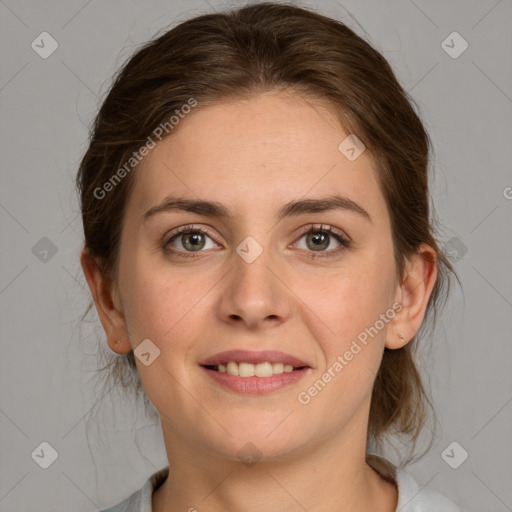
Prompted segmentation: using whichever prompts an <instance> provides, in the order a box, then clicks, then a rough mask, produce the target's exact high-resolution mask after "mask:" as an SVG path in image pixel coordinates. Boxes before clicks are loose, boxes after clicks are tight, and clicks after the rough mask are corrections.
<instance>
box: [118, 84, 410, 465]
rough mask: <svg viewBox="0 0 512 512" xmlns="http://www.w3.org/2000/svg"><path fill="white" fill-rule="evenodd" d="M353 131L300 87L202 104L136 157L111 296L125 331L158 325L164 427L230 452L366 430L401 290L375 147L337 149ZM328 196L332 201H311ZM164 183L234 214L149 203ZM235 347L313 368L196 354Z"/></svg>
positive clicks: (148, 330)
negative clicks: (216, 360) (225, 368)
mask: <svg viewBox="0 0 512 512" xmlns="http://www.w3.org/2000/svg"><path fill="white" fill-rule="evenodd" d="M348 135H349V134H347V133H344V131H343V130H342V129H341V128H340V126H339V123H338V122H337V121H336V118H335V117H334V115H333V114H332V113H330V112H329V111H328V110H327V109H326V107H325V105H324V106H322V105H321V104H320V103H318V102H316V101H313V100H305V99H303V98H301V97H300V96H298V95H293V94H292V95H288V94H286V93H279V94H278V93H267V94H263V95H259V96H256V97H254V98H253V99H250V100H247V101H239V102H235V101H233V102H225V103H222V104H217V105H215V106H208V107H204V108H201V105H200V104H199V107H198V108H196V109H193V110H192V112H191V113H190V114H189V115H188V117H187V118H185V119H184V120H183V121H181V124H180V125H179V126H178V127H177V128H175V129H174V132H173V133H172V135H171V136H170V137H168V138H167V139H164V140H163V141H162V142H160V143H159V144H157V146H156V147H155V148H154V149H152V150H151V151H150V152H149V154H148V155H147V156H146V157H145V158H144V159H143V161H142V162H141V164H140V165H139V167H138V168H137V170H135V171H133V172H134V173H135V175H134V176H133V177H134V178H135V184H134V185H135V186H134V189H133V191H132V195H131V196H130V198H129V201H128V204H127V209H126V214H125V217H124V223H123V228H122V235H121V251H120V259H119V271H118V276H117V277H118V288H119V289H118V294H117V295H116V298H115V302H116V304H117V306H118V308H119V310H120V311H121V312H122V315H123V317H124V321H125V322H126V333H127V334H126V336H127V339H129V342H130V344H131V347H132V348H133V349H136V348H137V346H138V345H139V344H140V343H141V342H143V340H150V342H148V341H146V342H145V343H146V345H142V346H141V347H143V348H144V350H142V352H143V353H145V354H146V355H144V356H142V357H141V356H140V354H138V353H137V351H136V355H138V356H139V357H137V358H136V360H137V366H138V371H139V373H140V376H141V380H142V383H143V385H144V388H145V390H146V392H147V394H148V396H149V398H150V400H151V402H152V403H153V404H154V406H155V407H156V409H157V410H158V411H159V413H160V416H161V420H162V427H163V431H164V436H167V438H168V439H176V440H178V439H179V440H181V441H187V442H190V443H193V444H194V446H196V447H198V448H205V449H209V450H213V451H214V452H215V453H218V454H221V455H223V456H227V457H230V458H233V459H234V458H235V457H237V453H238V452H239V450H241V449H242V448H243V447H244V446H245V448H243V449H242V452H240V454H239V455H238V457H240V456H241V454H244V453H246V452H247V451H248V450H249V451H251V450H253V451H254V452H255V453H253V454H251V453H249V456H250V455H254V456H257V457H259V456H263V457H269V458H270V457H272V456H282V455H286V454H291V453H292V452H297V451H298V452H300V450H306V449H308V448H310V447H312V446H314V445H316V444H319V443H323V442H325V441H327V440H328V439H332V438H334V437H338V438H339V439H340V440H341V441H342V442H346V443H349V442H352V443H353V441H354V436H356V437H357V439H360V440H365V439H366V427H367V422H368V411H369V404H370V398H371V391H372V385H373V382H374V378H375V375H376V373H377V370H378V367H379V364H380V361H381V356H382V352H383V349H384V346H385V343H386V337H387V336H390V335H391V332H392V325H393V322H392V318H393V317H394V316H398V314H399V313H398V309H397V308H396V307H395V308H393V304H394V303H396V302H400V299H401V295H400V288H399V285H398V283H397V280H396V277H395V265H394V258H393V245H392V239H391V228H390V220H389V215H388V212H387V208H386V204H385V200H384V197H383V195H382V193H381V191H380V189H379V186H378V182H377V176H376V173H375V170H374V168H373V167H372V165H373V164H372V161H371V159H370V155H369V154H368V152H366V151H363V153H362V154H360V155H359V156H358V157H357V158H355V159H353V156H354V155H357V153H354V155H353V154H352V152H351V151H350V149H349V150H348V152H347V151H346V149H347V148H345V146H342V149H343V150H344V151H345V154H344V153H343V152H342V151H341V150H340V149H339V146H340V143H341V142H342V141H344V139H345V138H346V137H347V136H348ZM356 151H357V148H356ZM347 155H348V156H349V157H350V158H348V157H347ZM334 196H339V197H341V198H344V199H343V200H339V201H338V203H337V207H331V208H328V209H323V208H321V207H316V208H315V207H314V205H315V202H316V201H321V200H325V199H327V198H329V197H334ZM171 198H173V199H176V198H182V199H186V200H189V201H207V202H214V203H215V205H217V207H218V208H222V211H225V212H227V215H226V216H222V217H219V216H217V215H216V214H211V213H218V212H212V211H210V210H211V209H210V208H204V207H203V208H196V210H195V211H186V210H183V209H179V208H168V209H161V210H160V211H154V212H153V214H148V213H147V212H148V211H150V210H151V209H154V208H155V207H158V206H159V205H162V204H165V202H166V201H169V200H170V199H171ZM304 201H306V202H305V203H303V202H304ZM295 202H297V203H300V204H302V203H303V204H302V206H300V204H299V206H296V207H293V206H292V205H293V203H295ZM308 202H309V203H308ZM333 204H334V203H333ZM308 205H309V206H308ZM331 206H332V205H331ZM335 206H336V205H335ZM283 212H284V215H280V213H283ZM365 212H366V213H365ZM320 225H321V226H322V229H323V230H322V229H320ZM183 226H189V230H190V232H189V233H185V234H181V235H177V236H176V237H173V235H174V234H175V231H176V230H177V229H178V228H181V227H183ZM310 227H311V228H312V233H311V234H304V232H305V231H307V230H308V228H310ZM325 229H331V230H332V233H331V234H329V233H327V232H325V231H324V230H325ZM201 231H203V233H201ZM337 236H340V237H341V239H342V240H346V241H348V245H347V246H345V245H344V244H343V243H342V242H340V241H338V239H337V238H336V237H337ZM170 239H171V240H170ZM169 240H170V241H169ZM116 293H117V292H116ZM395 306H396V304H395ZM364 333H366V336H365V334H364ZM370 333H371V335H370ZM393 336H395V337H396V332H394V331H393ZM363 340H364V341H365V342H364V341H363ZM357 347H358V348H359V350H358V348H357ZM233 350H234V351H248V352H250V353H252V355H253V356H254V357H255V358H256V359H259V361H256V360H254V362H263V361H270V362H272V361H274V362H276V361H277V362H279V361H281V362H283V364H284V362H285V361H286V357H288V356H289V357H292V358H295V359H297V360H300V361H302V363H304V365H305V366H306V367H307V368H303V369H301V370H293V371H292V372H284V373H282V374H280V375H279V374H278V375H276V376H273V377H265V376H261V377H258V376H254V377H242V376H233V375H230V374H228V373H222V372H220V371H215V369H207V368H205V367H204V366H202V365H203V364H204V363H205V362H207V360H209V359H210V358H212V357H214V356H216V355H217V354H219V353H222V352H225V351H233ZM158 351H159V354H158ZM263 351H279V352H280V353H283V354H286V356H283V355H282V354H281V355H280V354H273V355H272V354H268V353H267V354H258V353H259V352H263ZM148 354H149V355H148ZM273 357H274V359H273ZM226 358H228V359H230V360H233V361H234V362H244V359H245V360H247V359H248V358H249V356H248V355H247V354H245V355H240V354H234V355H229V356H220V359H221V360H223V359H226ZM141 359H142V360H141ZM143 361H144V362H143ZM210 362H211V361H210ZM223 362H224V363H227V361H225V360H224V361H223ZM245 362H246V361H245ZM146 363H149V364H146ZM302 363H298V362H297V361H296V364H295V366H296V367H299V366H301V365H302ZM230 368H231V371H232V372H236V368H237V366H236V365H233V364H231V365H230ZM270 368H272V370H274V366H272V365H271V366H269V365H261V366H259V367H256V370H257V371H258V372H263V373H260V375H264V374H265V372H266V371H269V369H270ZM221 369H222V367H221ZM238 370H239V371H241V372H245V371H248V372H249V373H250V372H251V370H252V367H251V366H248V365H240V366H239V367H238ZM275 370H276V371H277V372H278V371H279V370H280V367H279V365H276V366H275ZM324 374H326V375H327V377H326V376H325V375H324ZM329 376H330V378H329ZM244 379H247V380H244ZM319 380H320V381H321V382H320V383H319V382H318V381H319ZM315 382H316V387H315ZM315 390H316V392H315ZM343 440H345V441H343ZM247 443H252V445H254V446H252V445H247ZM350 446H353V445H350ZM244 450H245V451H244ZM256 454H257V455H256Z"/></svg>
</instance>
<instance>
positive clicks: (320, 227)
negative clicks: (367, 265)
mask: <svg viewBox="0 0 512 512" xmlns="http://www.w3.org/2000/svg"><path fill="white" fill-rule="evenodd" d="M317 231H318V232H320V231H323V232H327V233H328V234H329V235H330V236H333V237H334V238H335V239H337V241H338V243H339V244H340V246H341V247H338V248H337V249H331V250H330V251H318V252H317V251H305V252H307V253H308V254H310V255H311V257H313V258H329V257H334V256H336V255H338V253H339V252H340V251H342V250H344V249H348V247H349V246H350V245H351V243H352V239H351V238H350V237H349V236H348V235H347V234H346V233H345V232H344V231H341V230H340V229H338V228H335V227H334V226H331V225H329V224H327V225H326V224H318V223H317V224H309V225H306V226H303V227H302V228H301V229H300V231H299V234H298V235H297V237H296V240H295V241H294V242H292V244H290V245H289V246H288V247H290V246H294V245H295V244H296V243H297V242H298V241H299V240H300V239H301V238H302V237H303V236H304V235H306V234H308V233H311V232H317ZM189 232H202V233H204V234H206V235H207V236H208V237H210V238H211V239H212V240H213V241H214V242H215V243H216V244H219V242H217V240H216V236H215V235H213V234H212V233H211V231H210V229H209V227H205V226H204V225H201V226H199V225H196V224H186V225H184V226H180V227H178V228H176V229H174V230H172V231H171V232H170V233H168V234H166V236H164V237H163V238H164V243H163V247H164V249H166V248H167V246H168V245H169V243H170V242H171V241H173V240H174V239H176V238H178V237H179V235H181V234H183V233H189ZM299 250H300V251H303V249H299ZM167 251H168V252H171V253H174V254H179V255H185V257H197V256H195V255H194V252H193V251H182V250H180V249H175V248H173V249H167ZM201 252H204V251H197V253H201Z"/></svg>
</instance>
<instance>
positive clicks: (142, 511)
mask: <svg viewBox="0 0 512 512" xmlns="http://www.w3.org/2000/svg"><path fill="white" fill-rule="evenodd" d="M168 474H169V466H167V467H165V468H163V469H160V470H159V471H157V472H156V473H153V474H152V475H151V476H150V477H149V478H148V479H147V480H146V482H145V483H144V485H143V486H142V488H141V489H139V490H138V491H135V492H134V493H133V494H131V495H130V496H128V498H126V499H125V500H123V501H122V502H121V503H118V504H117V505H114V506H112V507H109V508H106V509H104V510H100V512H152V505H151V498H152V497H153V493H154V491H155V490H156V489H157V487H158V486H159V485H161V484H162V483H163V481H164V480H165V479H166V478H167V475H168Z"/></svg>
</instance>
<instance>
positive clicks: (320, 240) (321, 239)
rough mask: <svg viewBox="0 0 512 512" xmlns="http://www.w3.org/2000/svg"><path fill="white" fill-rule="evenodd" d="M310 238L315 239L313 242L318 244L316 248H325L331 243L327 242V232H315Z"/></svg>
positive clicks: (315, 244)
mask: <svg viewBox="0 0 512 512" xmlns="http://www.w3.org/2000/svg"><path fill="white" fill-rule="evenodd" d="M309 240H310V241H311V240H312V241H313V244H314V246H316V248H317V249H318V248H321V249H325V247H327V246H328V245H329V244H328V243H327V244H325V242H326V240H327V235H325V234H320V233H315V234H313V235H310V236H309Z"/></svg>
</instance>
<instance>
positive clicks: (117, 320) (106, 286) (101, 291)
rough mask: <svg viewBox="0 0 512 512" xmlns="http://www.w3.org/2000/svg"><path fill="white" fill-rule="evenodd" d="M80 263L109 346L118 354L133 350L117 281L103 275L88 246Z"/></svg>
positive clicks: (83, 251)
mask: <svg viewBox="0 0 512 512" xmlns="http://www.w3.org/2000/svg"><path fill="white" fill-rule="evenodd" d="M80 264H81V265H82V270H83V272H84V275H85V279H86V280H87V284H88V285H89V288H90V290H91V294H92V297H93V299H94V304H95V306H96V310H97V311H98V316H99V319H100V321H101V324H102V326H103V329H104V331H105V334H106V336H107V343H108V346H109V347H110V349H111V350H113V351H114V352H116V353H118V354H126V353H127V352H129V351H130V350H131V345H130V341H129V338H128V330H127V328H126V322H125V319H124V315H123V311H122V304H121V300H120V298H119V295H118V291H117V288H116V286H115V283H114V282H113V281H112V279H111V278H109V277H106V276H104V275H102V273H101V270H100V267H99V266H98V264H97V262H96V260H95V259H94V257H93V256H92V255H91V253H90V252H89V249H88V248H85V249H83V250H82V253H81V255H80ZM116 342H118V343H116Z"/></svg>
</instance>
